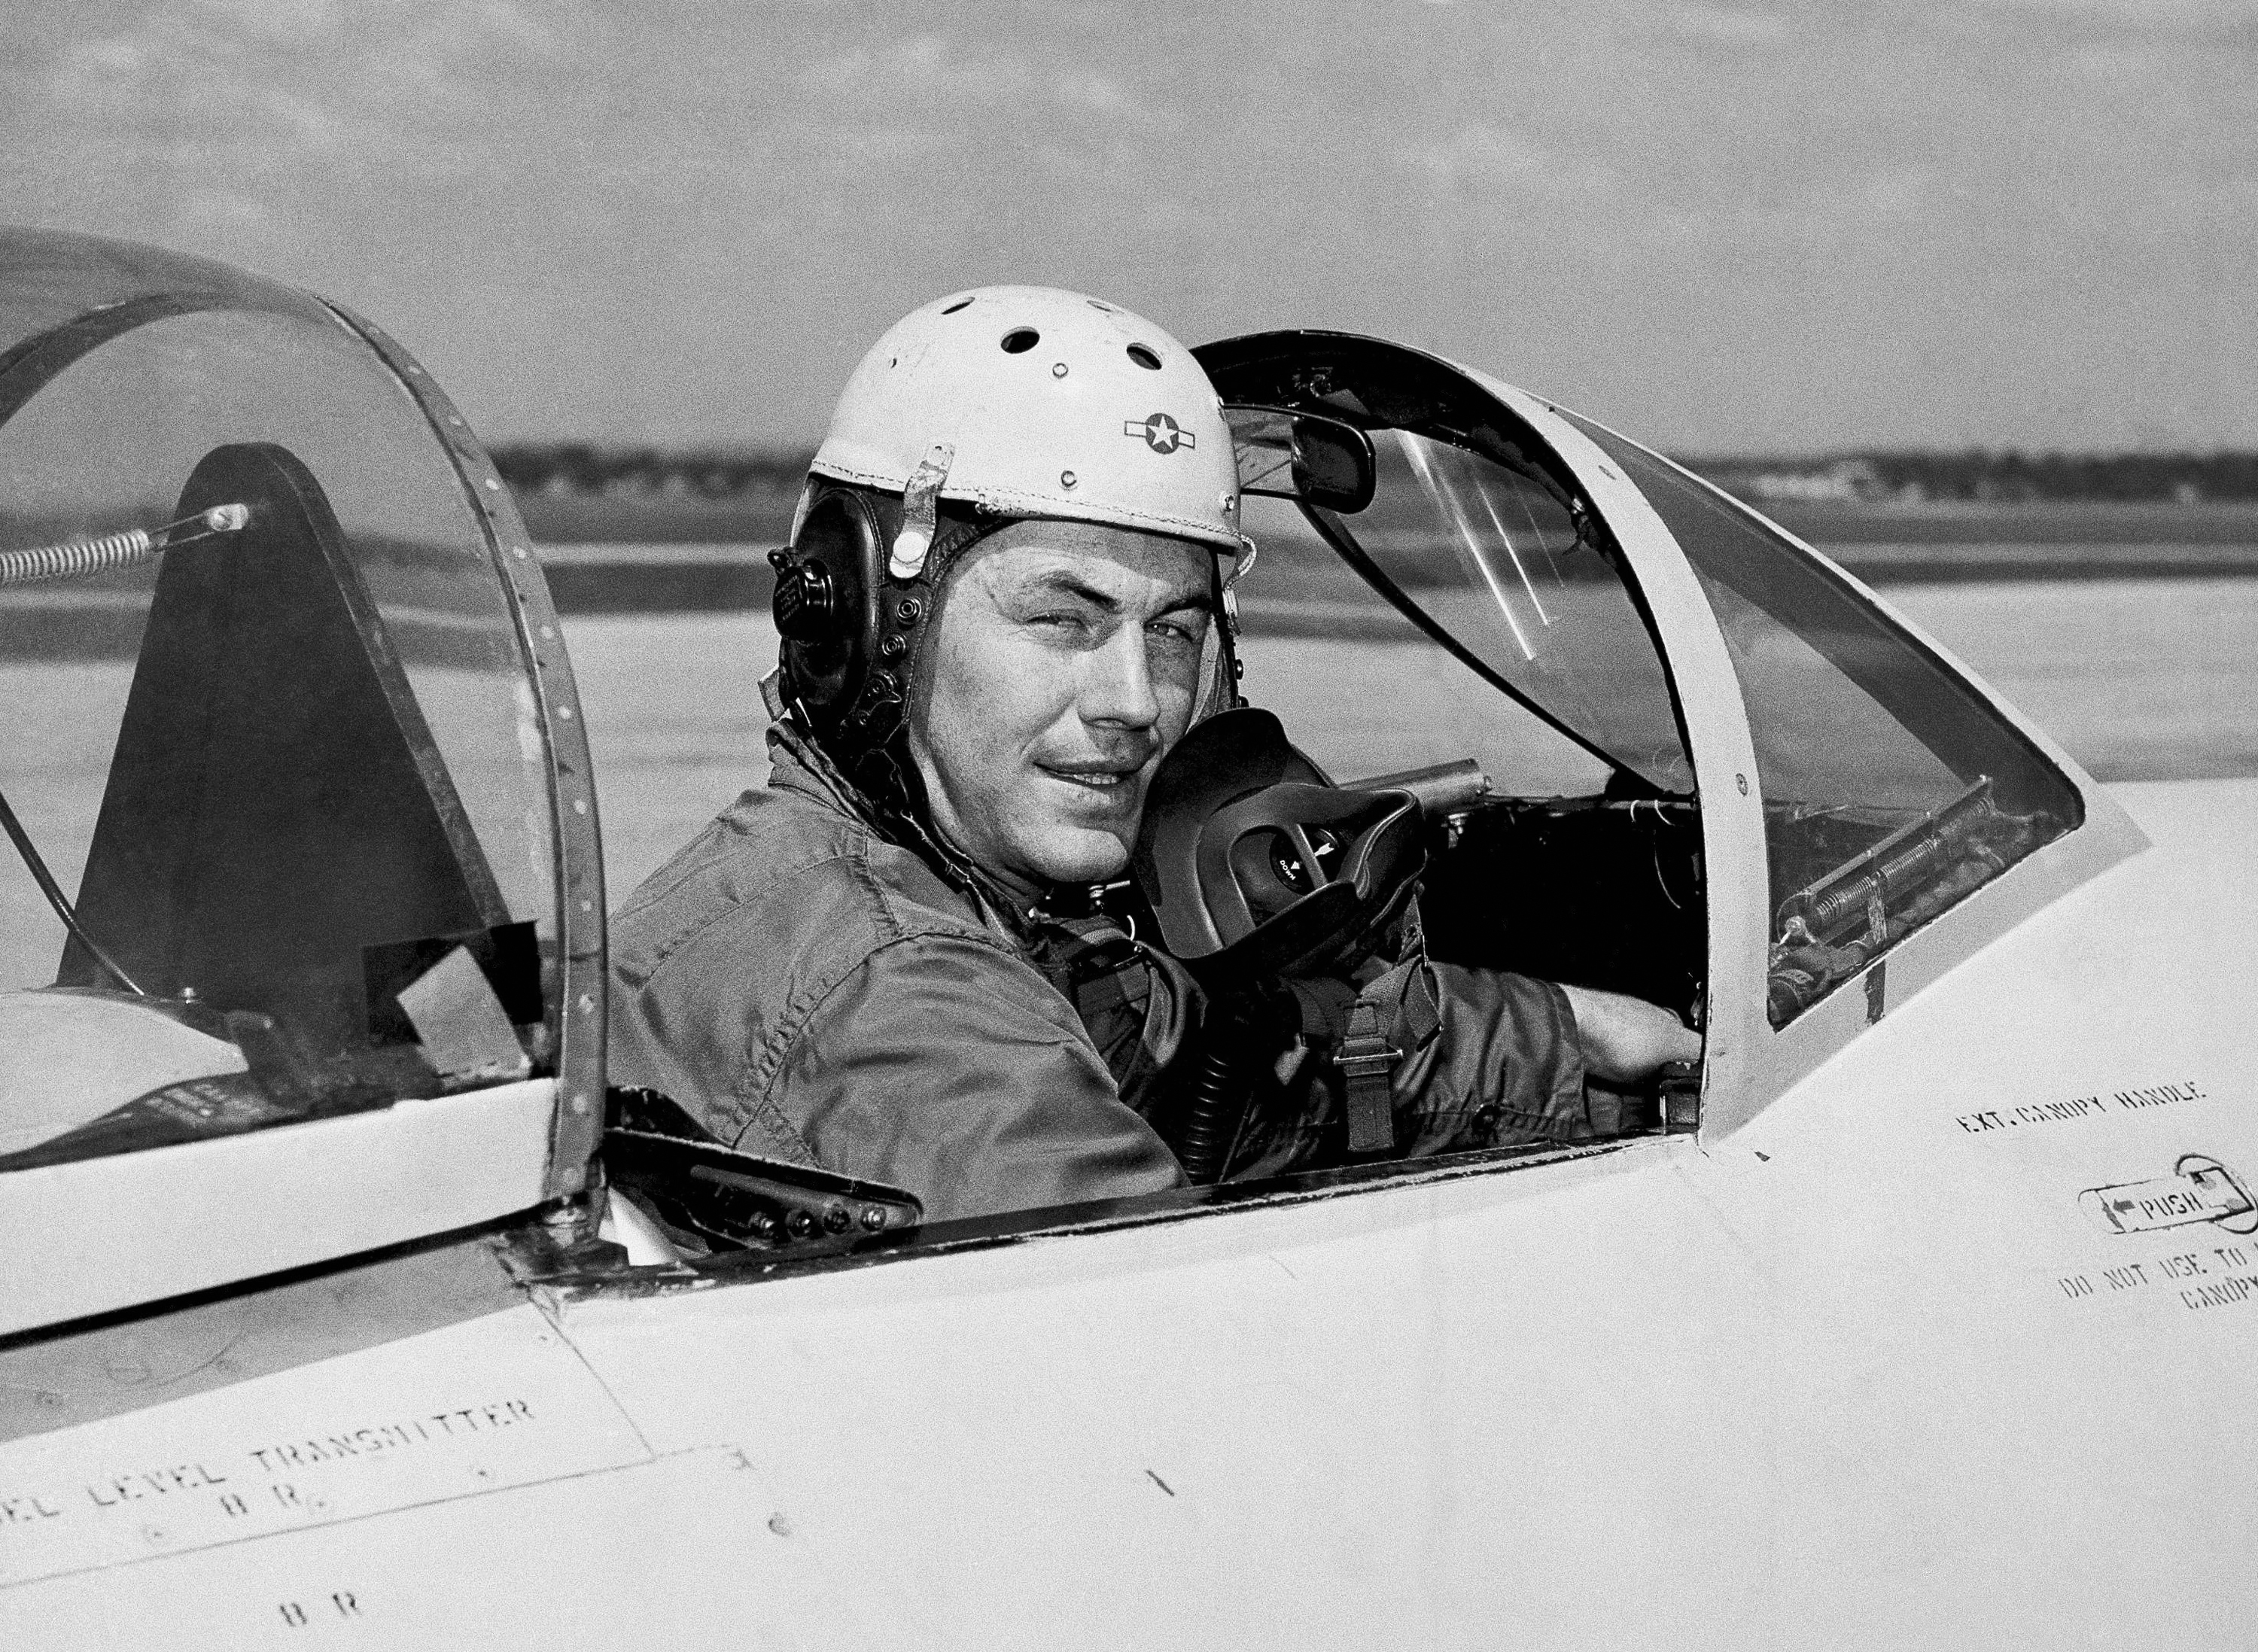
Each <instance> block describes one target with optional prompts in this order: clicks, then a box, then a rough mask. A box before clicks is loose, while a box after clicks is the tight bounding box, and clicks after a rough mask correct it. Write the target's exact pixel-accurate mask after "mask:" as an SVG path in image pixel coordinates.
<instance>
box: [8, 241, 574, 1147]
mask: <svg viewBox="0 0 2258 1652" xmlns="http://www.w3.org/2000/svg"><path fill="white" fill-rule="evenodd" d="M387 348H388V346H387ZM395 365H396V364H395V363H394V362H390V361H387V358H386V356H385V355H384V354H383V353H382V351H381V350H380V346H379V344H378V343H377V342H373V339H372V337H371V336H370V335H368V334H366V333H364V331H363V330H360V329H359V327H358V326H356V325H355V324H352V323H350V322H349V321H348V320H347V319H346V318H344V317H343V316H341V315H340V314H339V313H337V312H336V311H334V310H332V309H331V308H329V307H327V306H325V305H323V304H322V303H321V302H319V301H316V300H315V299H313V298H311V297H309V296H308V295H306V294H301V293H297V292H295V291H292V290H290V289H288V288H286V287H279V286H275V285H273V284H271V283H267V282H264V281H260V280H256V279H255V278H252V277H249V276H245V275H243V274H240V273H237V272H234V271H231V270H228V269H226V268H224V266H217V265H213V264H210V263H208V262H206V261H203V260H200V259H188V258H181V257H178V256H175V255H172V254H167V253H163V252H157V251H155V250H153V249H148V248H140V247H130V246H125V245H120V244H117V243H113V242H107V241H101V240H96V239H94V238H87V237H79V236H67V235H61V234H53V233H45V232H37V231H9V232H6V233H4V234H0V688H4V691H5V695H6V703H7V705H8V710H9V715H8V717H7V719H6V721H5V725H4V727H0V797H4V799H5V802H6V805H7V820H6V823H7V824H8V825H9V826H10V828H11V829H10V836H11V838H13V839H14V840H16V841H15V844H14V845H13V847H8V848H4V849H0V1169H12V1168H24V1167H29V1166H32V1165H36V1164H41V1163H55V1162H61V1161H66V1160H69V1159H82V1158H86V1157H89V1156H90V1155H94V1154H97V1153H104V1152H120V1151H127V1150H131V1149H138V1148H142V1147H149V1146H156V1145H166V1144H168V1143H172V1142H176V1141H181V1140H188V1139H196V1138H202V1137H204V1136H209V1135H214V1134H227V1133H232V1132H235V1131H241V1130H244V1129H249V1128H258V1127H262V1126H265V1125H268V1124H284V1123H289V1122H293V1121H295V1120H301V1119H305V1118H309V1117H320V1116H324V1115H329V1114H336V1113H340V1112H351V1111H357V1110H366V1109H368V1108H373V1107H380V1106H384V1105H387V1104H389V1103H392V1102H394V1101H396V1100H399V1099H401V1097H404V1096H411V1095H439V1094H444V1093H447V1092H451V1091H455V1090H462V1089H469V1088H481V1087H485V1086H487V1085H492V1084H496V1083H502V1082H508V1081H515V1080H517V1079H521V1078H524V1077H527V1076H529V1075H533V1074H540V1073H543V1072H547V1071H551V1070H553V1069H554V1067H555V1065H556V1062H557V1055H558V1049H559V1043H560V1032H561V1026H562V1003H561V1000H562V996H563V988H562V985H561V981H560V973H559V972H560V945H559V926H560V910H559V909H560V900H559V890H560V888H561V887H562V886H563V873H564V868H563V864H562V861H561V860H560V845H559V837H560V829H559V819H560V813H559V809H558V802H557V791H556V788H555V774H556V768H555V763H554V752H553V750H552V741H551V726H550V721H549V712H548V709H547V708H548V705H549V702H550V696H549V695H547V694H545V693H544V691H543V680H542V677H541V674H540V673H539V671H538V670H536V661H535V659H534V658H533V657H531V655H530V652H529V646H528V638H527V635H526V633H525V631H524V630H523V629H522V625H521V620H522V600H523V599H522V595H521V594H520V593H519V592H517V591H516V590H515V589H514V588H513V585H512V582H511V581H510V579H509V578H506V577H505V574H504V572H503V570H502V566H501V557H500V556H499V555H498V546H497V544H496V542H495V538H494V535H493V526H492V523H493V510H492V508H491V507H484V506H482V505H481V503H480V502H479V500H477V499H475V498H474V497H473V491H472V488H471V487H470V486H468V484H467V482H466V478H465V472H464V468H463V464H462V462H461V455H462V452H463V451H464V448H465V443H466V442H467V435H466V433H456V434H451V433H450V432H448V431H446V430H444V429H441V428H440V424H441V422H442V417H435V410H434V405H433V402H432V400H431V398H430V396H429V395H427V394H421V393H419V391H418V390H417V389H415V388H414V387H411V386H410V385H409V383H408V382H407V380H406V379H403V377H402V374H401V372H399V371H395ZM442 416H444V415H442ZM566 714H567V715H570V712H569V710H568V711H567V712H566ZM567 847H571V846H569V845H568V846H567ZM588 847H589V848H590V849H591V850H593V837H592V835H591V838H590V841H589V846H588Z"/></svg>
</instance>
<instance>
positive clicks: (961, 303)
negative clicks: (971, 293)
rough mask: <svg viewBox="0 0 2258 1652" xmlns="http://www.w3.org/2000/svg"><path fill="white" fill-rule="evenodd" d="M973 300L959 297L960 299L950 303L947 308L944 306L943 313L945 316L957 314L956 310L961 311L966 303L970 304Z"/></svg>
mask: <svg viewBox="0 0 2258 1652" xmlns="http://www.w3.org/2000/svg"><path fill="white" fill-rule="evenodd" d="M969 303H971V300H970V299H969V298H960V299H958V300H957V301H956V302H955V303H954V304H950V305H948V306H947V307H946V308H943V309H942V310H941V314H942V315H944V316H954V315H955V314H956V312H957V311H959V310H961V309H962V308H964V307H965V306H966V305H968V304H969Z"/></svg>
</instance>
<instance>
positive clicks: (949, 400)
mask: <svg viewBox="0 0 2258 1652" xmlns="http://www.w3.org/2000/svg"><path fill="white" fill-rule="evenodd" d="M1029 517H1064V518H1067V519H1069V520H1073V521H1088V522H1102V523H1105V524H1108V525H1111V526H1113V527H1117V528H1140V529H1143V530H1145V531H1147V532H1149V533H1159V534H1169V535H1175V536H1176V537H1179V538H1182V539H1189V540H1193V541H1196V542H1199V543H1202V544H1204V545H1206V546H1208V547H1210V548H1211V549H1213V550H1214V551H1215V552H1216V553H1217V554H1218V557H1221V556H1223V555H1225V554H1226V553H1227V554H1228V555H1230V556H1231V557H1232V558H1233V562H1232V564H1231V565H1230V567H1229V568H1226V569H1219V570H1218V583H1220V582H1221V578H1222V577H1223V576H1224V575H1225V573H1227V572H1229V571H1235V569H1236V567H1237V566H1238V565H1239V563H1240V561H1241V560H1243V558H1244V557H1245V556H1246V553H1247V551H1248V546H1247V542H1246V540H1245V539H1244V538H1243V537H1242V536H1241V535H1240V533H1239V465H1238V460H1237V458H1236V457H1235V455H1234V454H1233V451H1232V436H1231V429H1230V427H1229V426H1228V425H1227V424H1226V423H1225V421H1224V417H1223V405H1222V401H1221V400H1220V399H1219V398H1218V396H1217V394H1216V392H1215V386H1213V385H1212V384H1211V383H1210V382H1209V381H1208V377H1207V374H1206V373H1205V372H1204V371H1202V369H1201V367H1200V365H1199V364H1198V362H1196V361H1195V360H1194V359H1193V358H1192V354H1191V352H1190V351H1189V350H1186V349H1185V348H1184V347H1183V346H1182V344H1178V343H1177V342H1176V341H1175V339H1174V338H1172V337H1169V336H1168V334H1167V333H1164V332H1162V331H1161V330H1160V329H1159V328H1157V327H1155V326H1154V325H1153V324H1152V323H1150V322H1147V321H1145V320H1143V319H1142V318H1141V317H1140V316H1133V315H1131V314H1130V313H1129V312H1128V311H1127V310H1125V309H1122V308H1119V307H1118V306H1116V305H1112V304H1108V303H1105V302H1104V301H1100V300H1098V299H1094V298H1089V297H1086V296H1084V295H1083V294H1080V293H1064V292H1059V291H1056V290H1054V289H1052V288H1049V287H978V288H976V289H974V290H973V291H971V292H969V293H959V294H954V295H953V296H951V297H948V298H944V299H941V300H939V301H936V302H934V303H931V304H928V305H927V306H925V307H924V308H921V309H918V310H913V311H912V312H911V313H910V314H909V315H907V316H904V317H903V318H902V319H901V320H900V321H898V322H897V323H895V324H894V325H893V326H892V327H891V329H889V330H887V332H886V334H885V336H884V337H882V338H880V339H879V340H878V342H877V344H875V345H873V346H872V347H871V350H870V354H868V355H867V356H865V357H863V362H862V365H860V366H858V367H857V368H856V370H855V373H854V376H853V377H852V378H850V379H849V380H848V381H847V388H846V390H845V391H844V393H842V394H841V396H840V398H839V406H838V408H837V410H836V411H835V412H834V413H833V415H832V416H831V429H830V432H829V434H827V436H825V437H824V440H823V445H822V447H821V448H820V449H819V450H817V452H816V455H815V459H814V462H813V464H812V465H811V466H810V467H809V473H808V478H807V486H806V490H805V491H804V492H803V493H802V494H801V496H800V505H799V514H798V515H797V516H796V517H795V519H794V521H793V522H792V544H791V546H790V547H789V548H788V549H785V550H779V551H777V552H774V553H773V554H772V555H771V557H770V561H771V562H772V563H774V564H775V566H776V569H777V587H776V592H775V596H774V598H773V600H772V612H773V613H774V614H775V616H776V620H777V628H778V633H779V635H780V639H781V642H782V647H781V649H780V654H779V659H778V666H779V670H778V677H776V678H775V679H774V682H775V685H776V688H775V692H774V694H773V695H772V697H771V705H772V706H774V707H776V708H778V713H779V714H782V712H783V711H784V710H785V709H789V710H791V711H792V712H794V713H796V714H797V716H798V717H799V720H800V721H801V722H802V723H803V725H804V726H805V727H806V728H807V729H808V730H809V732H811V733H813V734H816V735H817V736H818V737H820V739H822V740H823V741H825V742H826V743H827V745H829V746H830V747H831V748H833V749H834V752H835V753H837V754H839V755H853V754H856V753H858V752H868V751H871V750H875V749H876V748H878V747H880V746H882V745H883V744H884V742H885V741H887V740H888V739H890V738H891V735H892V734H893V733H894V732H895V731H896V730H897V729H898V727H899V726H900V720H901V716H902V713H903V710H904V707H905V704H906V701H907V697H908V693H909V688H910V684H911V682H912V679H913V678H914V676H915V674H916V670H917V666H918V661H919V659H920V656H921V655H922V653H923V645H924V639H925V635H926V633H927V631H928V630H929V629H930V628H931V627H930V623H929V620H930V617H931V615H932V613H933V611H934V595H935V593H936V592H937V591H938V589H939V587H940V585H941V580H942V579H943V578H945V577H946V575H947V573H948V567H949V564H951V562H953V561H954V560H955V557H958V556H960V555H962V553H963V552H964V551H965V550H966V549H969V547H970V546H971V545H972V544H973V543H974V542H976V541H977V540H978V539H979V538H980V537H981V535H983V534H984V533H985V532H987V531H990V530H991V528H994V527H998V526H1000V525H1002V524H1003V523H1005V522H1007V521H1015V520H1022V519H1026V518H1029ZM1218 648H1219V649H1220V650H1221V654H1220V657H1219V661H1218V667H1217V674H1215V675H1214V677H1213V682H1212V684H1211V694H1210V696H1209V698H1212V696H1213V695H1215V694H1221V695H1223V696H1225V698H1228V697H1230V696H1231V693H1232V687H1231V685H1232V684H1233V683H1234V682H1235V680H1236V672H1237V669H1238V668H1237V661H1236V658H1235V657H1234V656H1233V655H1232V649H1231V642H1230V639H1229V637H1228V635H1221V636H1219V637H1218Z"/></svg>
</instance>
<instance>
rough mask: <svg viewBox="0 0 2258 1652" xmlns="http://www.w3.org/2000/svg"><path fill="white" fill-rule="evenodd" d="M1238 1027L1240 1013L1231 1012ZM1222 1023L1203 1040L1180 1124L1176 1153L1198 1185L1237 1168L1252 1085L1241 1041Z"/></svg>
mask: <svg viewBox="0 0 2258 1652" xmlns="http://www.w3.org/2000/svg"><path fill="white" fill-rule="evenodd" d="M1226 1016H1228V1017H1229V1021H1230V1023H1231V1025H1232V1026H1233V1027H1234V1028H1235V1026H1236V1024H1237V1021H1238V1017H1235V1016H1229V1012H1228V1011H1225V1012H1224V1015H1222V1016H1218V1021H1222V1020H1224V1019H1225V1017H1226ZM1224 1034H1225V1026H1223V1025H1217V1026H1214V1027H1211V1028H1210V1029H1208V1030H1207V1031H1206V1032H1205V1033H1204V1036H1203V1037H1202V1039H1201V1040H1200V1042H1201V1045H1202V1046H1203V1047H1202V1048H1201V1050H1200V1056H1199V1065H1198V1066H1197V1067H1196V1068H1195V1069H1194V1070H1193V1073H1192V1078H1191V1085H1190V1093H1189V1095H1187V1096H1186V1097H1185V1098H1184V1103H1183V1110H1182V1114H1181V1115H1180V1116H1179V1117H1178V1120H1177V1124H1176V1141H1175V1148H1176V1158H1177V1159H1178V1161H1179V1162H1181V1163H1182V1166H1183V1167H1184V1175H1185V1178H1186V1179H1187V1180H1188V1181H1190V1183H1191V1184H1192V1186H1194V1187H1195V1188H1211V1187H1213V1186H1214V1185H1215V1184H1216V1183H1217V1182H1218V1181H1222V1180H1223V1173H1224V1172H1225V1171H1226V1170H1228V1169H1229V1168H1230V1167H1231V1149H1232V1142H1233V1141H1234V1140H1235V1139H1236V1138H1237V1137H1238V1135H1239V1119H1240V1117H1242V1115H1243V1114H1244V1113H1245V1111H1246V1086H1245V1085H1244V1084H1243V1083H1241V1082H1240V1081H1239V1062H1238V1061H1237V1060H1233V1059H1232V1057H1233V1054H1234V1052H1235V1048H1236V1046H1237V1045H1238V1044H1239V1040H1238V1039H1232V1038H1230V1037H1228V1036H1220V1035H1224Z"/></svg>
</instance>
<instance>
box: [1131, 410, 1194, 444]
mask: <svg viewBox="0 0 2258 1652" xmlns="http://www.w3.org/2000/svg"><path fill="white" fill-rule="evenodd" d="M1121 434H1122V435H1124V436H1143V437H1144V438H1145V445H1146V446H1147V447H1148V448H1150V449H1152V450H1153V451H1154V452H1155V453H1174V452H1175V450H1177V449H1178V448H1196V447H1197V446H1198V445H1199V438H1198V437H1197V436H1194V435H1193V434H1192V433H1191V432H1190V431H1189V430H1187V429H1184V427H1183V426H1182V425H1181V424H1178V423H1177V422H1175V420H1174V419H1171V418H1170V417H1169V416H1168V415H1167V414H1165V413H1156V414H1154V415H1153V416H1152V417H1151V418H1149V419H1129V420H1125V421H1124V422H1123V423H1122V426H1121Z"/></svg>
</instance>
